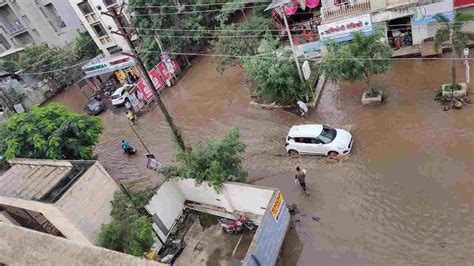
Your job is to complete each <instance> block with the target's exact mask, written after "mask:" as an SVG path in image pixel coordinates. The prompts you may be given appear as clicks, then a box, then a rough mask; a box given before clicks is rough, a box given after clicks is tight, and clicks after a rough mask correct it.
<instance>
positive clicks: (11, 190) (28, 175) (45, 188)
mask: <svg viewBox="0 0 474 266" xmlns="http://www.w3.org/2000/svg"><path fill="white" fill-rule="evenodd" d="M10 165H11V166H12V167H11V168H10V169H9V170H8V171H7V172H6V173H5V174H3V175H2V176H0V195H3V196H10V197H17V198H23V199H31V200H39V199H41V197H42V196H44V195H45V194H46V193H48V192H49V191H50V190H51V189H52V188H53V187H54V186H55V185H56V184H57V183H58V182H59V181H60V180H61V179H62V178H64V177H65V176H66V175H67V173H68V172H69V171H70V170H71V169H72V167H73V165H72V164H71V163H70V162H69V161H57V160H33V159H13V160H11V161H10Z"/></svg>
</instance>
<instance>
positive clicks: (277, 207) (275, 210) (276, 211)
mask: <svg viewBox="0 0 474 266" xmlns="http://www.w3.org/2000/svg"><path fill="white" fill-rule="evenodd" d="M284 203H285V201H284V200H283V195H282V194H281V192H280V191H278V195H277V197H276V199H275V202H274V203H273V206H272V215H273V218H274V219H275V221H277V222H278V218H279V216H280V212H281V209H282V206H283V204H284Z"/></svg>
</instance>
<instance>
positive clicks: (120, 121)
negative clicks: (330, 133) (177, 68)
mask: <svg viewBox="0 0 474 266" xmlns="http://www.w3.org/2000/svg"><path fill="white" fill-rule="evenodd" d="M449 71H450V63H449V62H448V61H441V60H431V61H430V60H425V61H421V60H420V61H419V60H417V61H413V60H397V62H396V64H395V66H394V69H393V70H392V71H391V72H390V73H389V74H386V75H381V76H378V77H377V78H376V80H377V82H378V84H379V85H380V86H381V87H382V88H384V90H385V92H386V95H387V103H386V104H384V105H382V106H379V107H362V106H361V105H360V96H361V93H362V91H363V88H364V83H362V82H357V83H355V84H348V83H344V82H343V83H341V84H339V85H334V84H331V83H328V84H327V85H326V87H325V89H324V91H323V93H322V97H321V99H320V102H319V105H318V107H317V109H316V110H312V112H311V114H310V117H309V118H308V119H306V120H305V119H302V118H300V117H298V116H297V115H295V114H292V113H289V112H285V111H279V110H278V111H268V110H257V109H254V108H253V107H251V106H250V105H249V101H250V97H249V92H248V91H247V90H246V89H245V86H244V85H243V77H242V73H241V70H240V69H239V68H232V69H229V70H227V71H226V72H225V73H224V74H223V75H220V74H218V73H217V72H216V71H215V66H214V65H213V64H212V61H211V60H210V59H208V58H201V59H200V60H199V61H197V62H196V63H195V65H194V67H193V69H191V70H190V71H188V72H187V73H186V74H185V75H184V76H183V77H181V79H180V82H179V83H178V85H176V86H174V87H172V88H168V89H166V90H165V92H164V94H163V100H164V102H165V104H166V105H167V107H168V108H169V111H170V113H171V114H172V115H173V117H174V119H175V121H176V123H177V124H178V125H179V127H180V128H181V129H182V131H183V133H184V137H185V139H186V141H187V142H188V143H190V144H192V145H196V144H198V143H200V142H204V143H205V142H207V141H209V140H214V139H220V138H222V137H223V136H224V135H225V133H226V132H227V131H228V130H229V129H230V128H232V127H238V128H239V129H240V130H241V136H242V139H243V140H244V141H245V142H246V144H247V150H246V153H245V159H246V160H245V168H246V169H247V170H248V172H249V180H251V181H252V180H253V181H254V182H256V183H258V184H262V185H268V186H274V187H278V188H280V189H281V190H282V191H283V195H284V196H285V200H286V202H288V203H297V204H298V209H299V213H298V214H297V215H296V216H295V217H294V226H293V227H292V229H291V230H290V231H289V233H288V236H287V239H286V240H285V245H284V249H283V253H282V256H281V259H280V263H281V264H282V265H296V264H298V265H385V264H391V265H392V264H395V265H402V264H403V265H405V264H424V265H448V264H449V265H468V264H471V263H472V261H474V252H473V250H474V176H473V175H474V133H473V132H474V106H468V107H466V108H464V109H462V110H452V111H450V112H444V111H443V110H442V108H441V106H440V105H439V103H438V102H435V101H434V100H433V99H434V96H435V94H436V89H437V87H438V86H439V85H440V84H442V83H447V82H449V77H450V72H449ZM463 73H464V71H463V66H462V65H459V71H458V74H459V77H458V78H459V79H460V80H463V79H464V77H462V74H463ZM471 74H472V73H471ZM66 93H71V92H66ZM65 98H67V96H63V97H62V100H60V102H66V103H68V104H71V102H74V101H70V100H65ZM72 108H73V109H78V108H77V107H72ZM80 109H81V108H80ZM101 117H102V120H103V122H104V125H105V131H104V134H103V137H102V139H101V142H100V143H99V145H98V146H97V153H98V154H99V160H100V161H101V163H102V164H103V165H104V166H105V167H106V168H107V170H108V171H109V172H110V173H111V175H112V176H113V177H114V178H115V179H117V180H120V179H126V180H130V181H137V180H141V179H144V180H148V179H152V180H153V181H154V182H160V178H159V177H158V176H157V175H156V174H155V173H153V172H150V171H149V170H146V169H145V165H146V159H145V154H146V152H145V150H144V148H143V147H142V146H141V144H140V143H139V141H138V139H137V137H136V136H135V135H134V134H133V131H132V130H131V128H130V126H129V124H128V123H127V120H126V118H125V115H124V114H123V111H120V110H114V111H112V112H110V111H109V112H107V113H105V114H103V115H101ZM300 123H325V124H329V125H331V126H334V127H340V128H344V129H348V130H351V131H352V132H353V135H354V149H353V151H352V153H351V154H350V155H349V156H346V157H345V158H344V159H343V160H341V161H339V162H336V163H328V162H327V161H326V160H325V159H324V158H320V157H313V156H307V157H301V158H289V157H288V156H286V155H285V152H284V144H285V137H286V134H287V133H288V129H289V127H290V126H291V125H294V124H300ZM136 130H137V132H138V134H139V135H140V137H141V138H142V139H143V141H144V143H145V144H146V145H147V146H148V147H149V149H150V151H151V152H152V153H154V154H155V155H156V156H157V157H158V159H159V160H160V161H161V162H164V163H166V162H170V161H171V160H172V159H173V156H174V152H175V150H176V148H177V146H176V145H175V144H174V142H173V138H172V136H171V133H170V130H169V128H168V126H167V124H166V123H165V122H164V119H163V116H162V115H161V113H160V111H159V110H158V109H157V108H156V110H153V111H152V112H150V113H148V114H146V115H145V116H144V117H142V118H141V119H140V120H139V121H138V125H137V126H136ZM125 138H126V139H128V140H129V141H130V142H131V143H132V144H134V145H136V146H137V147H138V149H139V154H138V155H137V156H132V157H128V156H126V155H125V154H123V152H122V150H121V148H120V140H122V139H125ZM297 165H299V166H301V167H303V168H306V169H307V171H308V172H307V181H306V182H307V185H308V187H309V189H310V192H309V195H304V194H302V193H301V191H300V189H299V187H298V186H297V185H295V184H294V182H293V180H294V179H293V178H294V177H293V176H294V168H295V167H296V166H297Z"/></svg>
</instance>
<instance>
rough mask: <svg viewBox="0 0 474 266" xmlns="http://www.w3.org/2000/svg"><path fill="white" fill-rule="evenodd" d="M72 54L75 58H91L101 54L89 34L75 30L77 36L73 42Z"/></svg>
mask: <svg viewBox="0 0 474 266" xmlns="http://www.w3.org/2000/svg"><path fill="white" fill-rule="evenodd" d="M74 53H75V55H76V58H93V57H95V56H97V55H98V54H100V53H101V51H100V49H99V47H97V45H96V44H95V42H94V40H93V39H92V37H91V35H90V34H89V32H87V31H86V32H81V31H80V30H79V29H77V36H76V39H75V40H74Z"/></svg>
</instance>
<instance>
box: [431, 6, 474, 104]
mask: <svg viewBox="0 0 474 266" xmlns="http://www.w3.org/2000/svg"><path fill="white" fill-rule="evenodd" d="M434 18H435V19H436V21H437V22H438V23H440V24H441V25H442V26H441V27H440V28H438V30H437V31H436V34H435V38H434V49H435V50H436V51H439V49H440V48H441V45H442V44H443V43H444V42H449V44H450V46H451V47H452V48H453V50H454V53H455V54H456V55H457V56H458V57H461V56H462V55H463V50H464V48H466V47H467V44H468V42H469V41H472V40H474V34H473V33H471V32H465V31H463V27H464V25H466V23H468V22H472V21H474V14H468V13H458V12H456V14H455V16H454V20H453V21H452V22H451V21H449V19H448V18H446V17H445V16H444V15H443V14H436V15H435V16H434ZM454 84H456V61H455V60H454V59H453V60H452V64H451V86H454ZM452 101H453V102H454V97H453V98H452Z"/></svg>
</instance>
